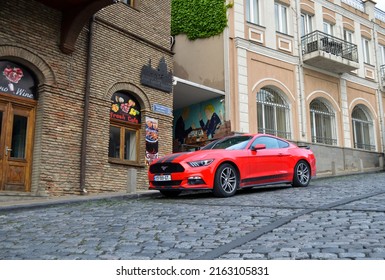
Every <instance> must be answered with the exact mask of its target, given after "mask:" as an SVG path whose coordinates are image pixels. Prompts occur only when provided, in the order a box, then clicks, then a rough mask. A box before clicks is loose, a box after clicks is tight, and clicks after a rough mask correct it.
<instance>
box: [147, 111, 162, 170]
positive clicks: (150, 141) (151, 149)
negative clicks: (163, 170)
mask: <svg viewBox="0 0 385 280" xmlns="http://www.w3.org/2000/svg"><path fill="white" fill-rule="evenodd" d="M158 133H159V130H158V120H157V119H154V118H150V117H146V164H151V162H152V161H153V160H154V159H157V158H158V156H159V154H158V147H159V146H158V145H159V144H158Z"/></svg>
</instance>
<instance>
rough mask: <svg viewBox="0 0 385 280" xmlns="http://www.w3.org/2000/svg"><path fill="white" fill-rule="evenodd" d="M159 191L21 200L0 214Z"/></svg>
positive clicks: (157, 193) (144, 194)
mask: <svg viewBox="0 0 385 280" xmlns="http://www.w3.org/2000/svg"><path fill="white" fill-rule="evenodd" d="M159 195H160V193H159V192H158V191H146V192H139V193H133V194H128V193H110V194H102V195H82V196H71V197H57V198H36V199H30V200H20V201H11V202H6V204H7V205H0V212H6V211H12V210H26V209H34V208H42V207H49V206H56V205H65V204H75V203H83V202H90V201H98V200H126V199H138V198H143V197H156V196H159Z"/></svg>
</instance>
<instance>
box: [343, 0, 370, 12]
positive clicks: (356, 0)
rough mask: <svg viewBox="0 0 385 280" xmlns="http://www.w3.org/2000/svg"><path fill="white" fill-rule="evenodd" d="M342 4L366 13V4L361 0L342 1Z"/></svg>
mask: <svg viewBox="0 0 385 280" xmlns="http://www.w3.org/2000/svg"><path fill="white" fill-rule="evenodd" d="M341 2H343V3H345V4H348V5H349V6H351V7H353V8H355V9H357V10H359V11H361V12H365V6H364V3H363V2H362V1H361V0H341Z"/></svg>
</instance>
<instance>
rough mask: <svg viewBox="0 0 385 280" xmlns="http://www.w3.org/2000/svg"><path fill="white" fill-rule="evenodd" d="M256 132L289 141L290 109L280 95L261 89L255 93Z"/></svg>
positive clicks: (269, 89) (273, 91)
mask: <svg viewBox="0 0 385 280" xmlns="http://www.w3.org/2000/svg"><path fill="white" fill-rule="evenodd" d="M257 113H258V132H259V133H267V134H272V135H275V136H278V137H282V138H286V139H291V132H290V115H289V113H290V107H289V105H288V104H287V103H286V102H285V100H284V99H283V98H282V97H281V95H280V94H279V93H278V92H277V91H275V90H273V89H271V88H262V89H261V90H260V91H259V92H258V93H257Z"/></svg>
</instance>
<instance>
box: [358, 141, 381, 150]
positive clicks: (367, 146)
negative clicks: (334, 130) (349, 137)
mask: <svg viewBox="0 0 385 280" xmlns="http://www.w3.org/2000/svg"><path fill="white" fill-rule="evenodd" d="M354 148H356V149H363V150H367V151H375V150H376V146H375V145H370V144H364V143H357V142H354Z"/></svg>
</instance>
